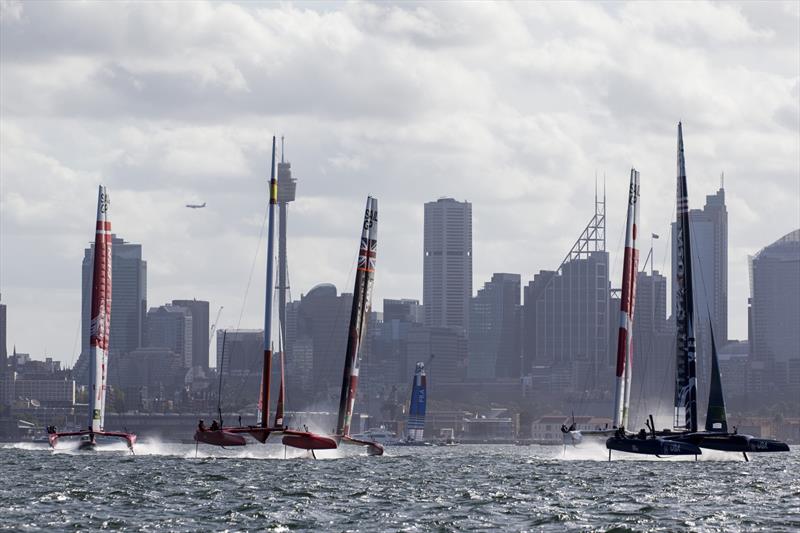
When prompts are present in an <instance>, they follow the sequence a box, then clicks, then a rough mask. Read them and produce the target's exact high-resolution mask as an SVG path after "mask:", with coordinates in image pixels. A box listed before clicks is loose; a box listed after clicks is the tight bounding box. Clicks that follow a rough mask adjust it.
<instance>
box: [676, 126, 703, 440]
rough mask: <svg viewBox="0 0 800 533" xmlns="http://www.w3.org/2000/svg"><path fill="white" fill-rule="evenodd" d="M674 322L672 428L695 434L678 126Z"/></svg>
mask: <svg viewBox="0 0 800 533" xmlns="http://www.w3.org/2000/svg"><path fill="white" fill-rule="evenodd" d="M676 201H677V204H676V209H677V214H678V216H677V221H676V222H677V224H676V226H677V228H676V245H675V253H676V262H675V263H676V272H675V273H674V274H673V281H675V286H676V288H677V290H676V291H675V322H676V327H677V342H676V343H675V344H676V354H675V355H676V376H675V419H674V421H673V426H674V427H675V428H682V429H684V430H686V431H690V432H695V431H697V366H696V358H697V354H696V351H695V337H694V290H693V289H694V285H693V283H692V259H691V258H692V241H691V236H690V228H689V191H688V187H687V186H686V160H685V157H684V152H683V125H682V124H681V123H680V122H679V123H678V181H677V195H676Z"/></svg>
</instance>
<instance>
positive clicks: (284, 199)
mask: <svg viewBox="0 0 800 533" xmlns="http://www.w3.org/2000/svg"><path fill="white" fill-rule="evenodd" d="M283 155H284V154H283V137H281V161H280V163H278V287H277V288H278V321H279V323H280V325H281V326H280V327H281V333H282V334H283V337H284V339H285V338H286V336H287V334H286V321H287V317H286V304H287V296H286V295H287V291H288V290H289V271H288V260H287V252H286V232H287V219H288V211H289V202H293V201H294V199H295V194H296V192H297V180H296V179H295V178H293V177H292V164H291V163H289V162H288V161H284V158H283ZM288 348H289V347H288V346H287V349H288Z"/></svg>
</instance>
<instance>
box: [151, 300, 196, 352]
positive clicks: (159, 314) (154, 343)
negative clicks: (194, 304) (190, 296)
mask: <svg viewBox="0 0 800 533" xmlns="http://www.w3.org/2000/svg"><path fill="white" fill-rule="evenodd" d="M193 331H194V328H193V318H192V314H191V312H190V311H189V309H187V308H185V307H180V306H177V305H169V304H167V305H162V306H161V307H153V308H151V309H150V311H148V312H147V342H146V347H147V348H168V349H170V350H172V352H174V353H176V354H178V355H179V356H180V358H181V366H182V367H183V368H192V366H193V365H192V357H193V353H194V350H193V343H192V341H193Z"/></svg>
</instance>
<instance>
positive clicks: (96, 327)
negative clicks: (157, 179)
mask: <svg viewBox="0 0 800 533" xmlns="http://www.w3.org/2000/svg"><path fill="white" fill-rule="evenodd" d="M110 206H111V201H110V198H109V196H108V191H107V190H106V187H105V186H104V185H100V186H99V188H98V193H97V220H96V224H95V238H94V260H93V269H92V300H91V326H90V330H89V387H90V391H89V392H90V394H89V424H88V426H87V429H84V430H78V431H67V432H58V431H56V428H55V427H52V426H51V427H50V428H48V442H49V443H50V446H51V447H52V448H55V447H56V444H57V443H58V439H59V438H61V437H72V436H80V437H82V438H83V439H84V440H82V441H81V445H80V447H81V448H84V449H85V448H94V447H95V446H96V444H97V442H96V437H97V436H105V437H116V438H120V439H124V440H125V442H126V443H127V445H128V448H129V449H130V450H131V452H132V451H133V445H134V443H136V435H134V434H133V433H127V432H120V431H106V430H105V414H106V389H107V385H106V382H107V379H108V348H109V341H110V330H111V242H112V238H111V222H110V221H109V220H108V209H109V207H110Z"/></svg>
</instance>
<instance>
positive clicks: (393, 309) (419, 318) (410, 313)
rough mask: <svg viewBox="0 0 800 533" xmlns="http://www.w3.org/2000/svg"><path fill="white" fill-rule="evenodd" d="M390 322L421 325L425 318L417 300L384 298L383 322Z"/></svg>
mask: <svg viewBox="0 0 800 533" xmlns="http://www.w3.org/2000/svg"><path fill="white" fill-rule="evenodd" d="M392 320H399V321H404V322H419V323H423V322H424V321H425V316H424V313H423V308H422V306H421V305H420V304H419V300H410V299H406V298H404V299H401V300H392V299H388V298H385V299H384V300H383V321H384V323H386V322H391V321H392Z"/></svg>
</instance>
